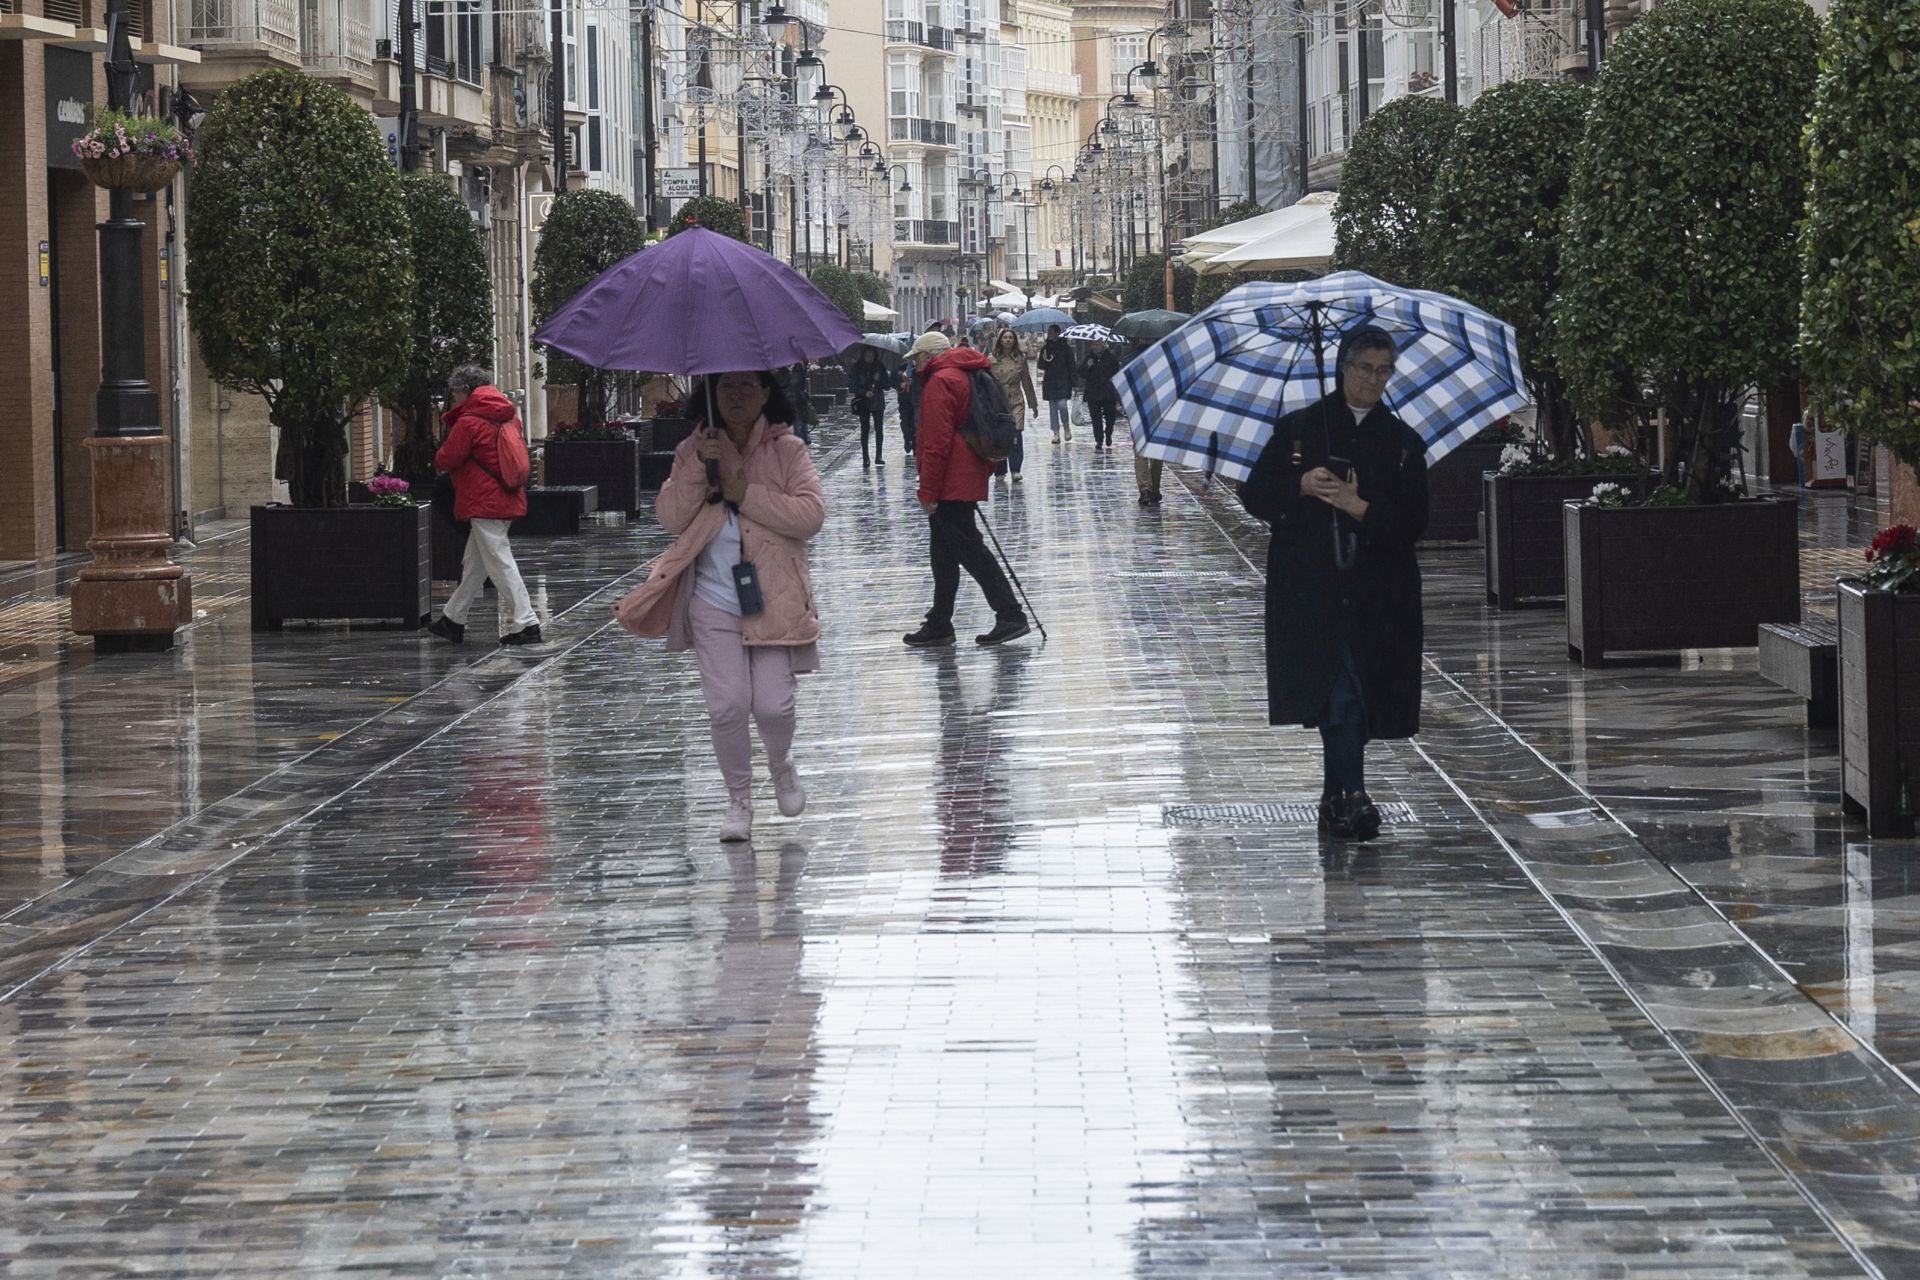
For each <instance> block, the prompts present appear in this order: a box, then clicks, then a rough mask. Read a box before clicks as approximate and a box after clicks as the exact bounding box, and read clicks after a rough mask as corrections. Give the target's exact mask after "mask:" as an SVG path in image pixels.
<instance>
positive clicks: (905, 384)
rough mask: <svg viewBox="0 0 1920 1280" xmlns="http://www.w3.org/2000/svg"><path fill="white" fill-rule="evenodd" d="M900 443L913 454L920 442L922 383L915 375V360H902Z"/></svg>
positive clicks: (899, 389) (909, 455) (908, 452)
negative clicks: (918, 437) (915, 446)
mask: <svg viewBox="0 0 1920 1280" xmlns="http://www.w3.org/2000/svg"><path fill="white" fill-rule="evenodd" d="M898 391H899V396H900V443H901V444H902V445H904V446H905V447H906V450H907V456H908V457H909V458H911V457H912V456H913V447H914V445H915V444H916V443H917V442H918V441H917V436H918V434H919V426H920V384H919V383H918V382H917V381H916V380H915V379H914V376H913V361H911V360H902V361H901V362H900V384H899V388H898Z"/></svg>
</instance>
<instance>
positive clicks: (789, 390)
mask: <svg viewBox="0 0 1920 1280" xmlns="http://www.w3.org/2000/svg"><path fill="white" fill-rule="evenodd" d="M786 399H787V403H788V404H790V405H792V406H793V433H794V434H795V435H797V436H799V437H800V443H802V444H806V445H811V444H812V443H813V429H814V427H815V426H816V425H817V424H818V422H819V415H817V414H816V413H814V411H813V377H812V371H811V370H810V369H809V368H808V367H807V362H806V361H805V360H802V361H800V362H799V363H798V364H793V365H789V366H788V367H787V386H786Z"/></svg>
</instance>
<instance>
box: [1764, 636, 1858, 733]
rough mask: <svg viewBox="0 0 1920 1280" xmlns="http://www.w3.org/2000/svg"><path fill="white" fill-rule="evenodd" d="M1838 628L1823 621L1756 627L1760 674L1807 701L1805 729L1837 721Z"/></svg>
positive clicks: (1824, 725) (1829, 725)
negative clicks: (1758, 634) (1758, 639)
mask: <svg viewBox="0 0 1920 1280" xmlns="http://www.w3.org/2000/svg"><path fill="white" fill-rule="evenodd" d="M1839 666H1840V628H1839V626H1838V625H1837V624H1836V623H1833V622H1831V621H1828V620H1826V619H1814V620H1812V621H1808V622H1767V623H1762V624H1761V627H1760V674H1761V675H1762V676H1764V677H1765V678H1766V679H1768V680H1771V681H1772V682H1773V683H1775V684H1777V685H1780V686H1781V687H1783V688H1787V689H1791V690H1793V692H1795V693H1797V694H1799V695H1800V696H1801V697H1803V698H1805V699H1806V700H1807V727H1808V728H1809V729H1831V728H1832V727H1833V726H1834V725H1835V724H1836V723H1838V722H1839V719H1840V676H1839Z"/></svg>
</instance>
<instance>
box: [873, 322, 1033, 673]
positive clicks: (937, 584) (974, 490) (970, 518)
mask: <svg viewBox="0 0 1920 1280" xmlns="http://www.w3.org/2000/svg"><path fill="white" fill-rule="evenodd" d="M907 356H908V359H910V360H911V361H912V362H913V365H914V370H915V373H916V375H917V376H918V378H919V381H920V492H919V497H920V509H921V510H922V511H924V512H926V514H927V543H928V552H929V557H930V559H931V560H932V564H933V607H932V608H931V609H928V610H927V617H926V621H925V622H924V623H923V624H922V625H921V627H920V629H919V630H917V631H910V632H908V633H907V635H906V636H905V637H903V638H904V639H905V641H906V642H907V644H909V645H912V646H913V647H914V648H916V649H926V648H933V647H936V646H939V645H949V644H952V643H953V639H954V632H953V607H954V602H955V599H956V597H957V596H958V595H959V593H960V571H961V570H962V569H965V570H966V571H967V573H968V575H969V576H970V577H972V578H973V580H974V581H975V582H976V583H978V584H979V585H980V590H981V591H982V592H983V593H984V594H985V595H986V597H987V604H988V605H990V606H991V607H992V609H993V616H994V624H993V628H992V629H991V630H989V631H987V632H985V633H984V634H982V635H977V636H975V637H974V642H975V643H976V644H1003V643H1005V642H1006V641H1008V640H1017V639H1019V638H1020V637H1021V636H1024V635H1026V634H1027V632H1028V631H1029V630H1031V627H1030V626H1029V624H1028V622H1027V615H1026V613H1025V611H1023V610H1022V609H1021V608H1020V602H1019V600H1017V599H1016V598H1015V597H1014V593H1013V586H1012V585H1011V584H1010V583H1009V582H1008V581H1007V575H1006V574H1005V573H1004V572H1002V571H1001V568H1000V562H999V561H997V560H995V559H994V558H993V553H992V552H991V551H988V550H987V544H986V542H985V541H984V540H983V539H982V538H981V537H980V525H979V522H978V515H979V506H980V504H981V503H982V502H984V501H985V500H986V497H987V477H988V476H989V475H991V474H992V472H993V464H992V463H990V462H988V461H987V460H986V459H984V458H982V457H981V456H980V455H979V454H977V453H975V452H974V451H973V449H972V448H971V447H970V446H969V445H968V444H967V443H966V441H965V440H963V439H961V437H960V428H961V427H962V426H963V425H965V423H966V421H967V413H968V410H969V409H970V407H971V405H972V400H973V388H972V385H971V374H972V373H973V371H975V370H989V369H991V368H992V365H991V362H990V361H988V359H987V358H986V356H984V355H982V354H981V353H980V352H978V351H969V350H965V349H962V348H956V347H954V346H953V344H952V343H950V342H949V341H947V339H946V337H945V335H943V334H937V333H924V334H921V335H920V337H919V339H918V340H917V341H915V342H914V344H913V348H912V349H911V350H910V351H909V352H908V353H907Z"/></svg>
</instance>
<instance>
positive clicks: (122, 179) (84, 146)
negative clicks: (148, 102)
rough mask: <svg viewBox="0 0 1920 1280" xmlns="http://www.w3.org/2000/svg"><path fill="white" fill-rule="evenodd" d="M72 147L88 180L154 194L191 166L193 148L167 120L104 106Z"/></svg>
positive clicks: (102, 185) (117, 187)
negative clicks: (111, 109) (182, 170)
mask: <svg viewBox="0 0 1920 1280" xmlns="http://www.w3.org/2000/svg"><path fill="white" fill-rule="evenodd" d="M71 145H72V149H73V154H74V156H75V158H77V159H78V160H79V161H80V168H81V171H82V172H84V173H85V174H86V175H87V180H88V181H89V182H91V183H93V185H94V186H96V187H108V188H111V189H117V190H121V191H158V190H160V188H162V187H164V186H166V185H167V184H168V183H169V182H172V181H173V176H174V175H175V174H177V173H179V172H180V166H181V165H183V164H191V163H193V146H192V144H191V143H190V142H188V141H187V138H186V136H185V135H184V134H182V133H181V132H180V130H179V129H178V128H176V127H175V126H174V125H173V124H171V123H170V122H168V121H165V120H160V119H157V118H155V117H152V116H130V115H127V114H126V113H124V112H120V111H109V110H106V109H104V108H101V109H97V110H95V111H94V113H93V123H92V125H91V126H90V127H89V128H88V129H87V131H86V132H85V133H84V134H82V135H81V136H80V137H78V138H75V139H74V140H73V143H72V144H71Z"/></svg>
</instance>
